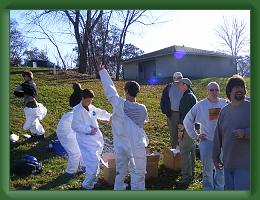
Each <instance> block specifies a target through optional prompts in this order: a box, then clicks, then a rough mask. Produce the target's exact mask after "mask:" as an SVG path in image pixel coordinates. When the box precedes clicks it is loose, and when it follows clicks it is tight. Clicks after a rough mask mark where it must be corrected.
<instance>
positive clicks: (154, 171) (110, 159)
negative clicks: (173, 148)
mask: <svg viewBox="0 0 260 200" xmlns="http://www.w3.org/2000/svg"><path fill="white" fill-rule="evenodd" d="M146 158H147V164H146V175H145V178H147V179H148V178H152V177H153V178H154V177H158V163H159V159H160V155H153V154H149V153H148V155H147V156H146ZM101 161H102V163H103V165H104V168H103V171H104V180H105V181H106V182H107V183H108V184H109V185H113V184H114V182H115V177H116V164H115V155H114V154H113V153H104V154H102V160H101Z"/></svg>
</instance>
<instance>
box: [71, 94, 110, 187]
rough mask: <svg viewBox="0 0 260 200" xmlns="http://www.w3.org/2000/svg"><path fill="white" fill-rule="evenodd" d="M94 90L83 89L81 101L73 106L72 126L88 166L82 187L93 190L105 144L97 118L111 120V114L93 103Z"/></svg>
mask: <svg viewBox="0 0 260 200" xmlns="http://www.w3.org/2000/svg"><path fill="white" fill-rule="evenodd" d="M93 98H94V93H93V91H92V90H88V89H84V90H83V91H82V100H81V103H79V104H78V105H76V106H75V107H74V108H73V119H72V124H71V128H72V129H73V130H74V131H75V132H76V138H77V141H78V144H79V148H80V152H81V155H82V158H83V161H84V163H85V166H86V178H85V180H84V181H83V183H82V187H83V188H85V189H87V190H91V189H93V188H94V185H95V183H96V181H97V180H96V179H97V175H98V174H99V162H100V159H101V153H102V150H103V146H104V140H103V135H102V133H101V131H100V129H99V126H98V122H97V119H100V120H106V121H110V118H111V114H109V113H108V112H107V111H105V110H101V109H99V108H96V107H95V106H94V105H92V104H91V103H92V100H93Z"/></svg>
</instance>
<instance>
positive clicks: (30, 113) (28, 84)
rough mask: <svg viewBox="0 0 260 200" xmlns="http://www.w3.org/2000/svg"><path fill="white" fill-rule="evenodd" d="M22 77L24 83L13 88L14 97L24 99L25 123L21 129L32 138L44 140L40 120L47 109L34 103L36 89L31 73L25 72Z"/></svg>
mask: <svg viewBox="0 0 260 200" xmlns="http://www.w3.org/2000/svg"><path fill="white" fill-rule="evenodd" d="M22 76H23V78H24V82H23V83H22V84H20V85H18V86H17V87H16V88H15V90H14V95H15V96H17V97H23V98H24V114H25V123H24V125H23V129H24V130H30V132H31V133H32V136H33V137H36V138H39V139H44V133H45V131H44V128H43V126H42V125H41V123H40V120H42V119H43V118H44V117H45V115H46V113H47V109H46V108H45V107H44V106H43V105H42V104H41V103H38V102H37V101H36V96H37V87H36V83H35V82H34V81H33V73H32V72H31V71H27V70H26V71H24V72H23V73H22Z"/></svg>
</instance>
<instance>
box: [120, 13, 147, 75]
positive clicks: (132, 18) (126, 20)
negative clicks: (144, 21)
mask: <svg viewBox="0 0 260 200" xmlns="http://www.w3.org/2000/svg"><path fill="white" fill-rule="evenodd" d="M145 12H146V11H145V10H121V11H118V12H117V15H118V19H119V21H121V22H122V25H123V26H122V28H121V29H120V31H121V33H120V37H119V44H118V45H119V48H118V52H117V53H118V56H117V66H116V80H119V74H120V68H121V61H122V53H123V48H124V45H125V39H126V34H127V31H128V29H129V26H131V25H132V24H133V23H136V22H139V23H141V21H139V20H140V18H141V17H142V16H143V14H144V13H145Z"/></svg>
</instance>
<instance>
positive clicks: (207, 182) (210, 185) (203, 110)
mask: <svg viewBox="0 0 260 200" xmlns="http://www.w3.org/2000/svg"><path fill="white" fill-rule="evenodd" d="M219 90H220V89H219V85H218V83H216V82H210V83H209V84H208V86H207V91H208V97H207V98H205V99H203V100H201V101H199V102H198V103H197V104H195V105H194V106H193V107H192V108H191V110H190V111H189V112H188V113H187V115H186V116H185V118H184V120H183V124H184V127H185V130H186V132H187V133H188V135H189V136H190V137H191V138H192V139H193V140H199V141H200V143H199V149H200V156H201V161H202V177H203V178H202V186H203V190H224V171H223V169H216V168H215V167H214V163H213V160H212V150H213V138H214V132H215V128H216V125H217V120H218V115H219V112H220V110H221V109H222V108H223V107H224V106H226V105H227V100H225V99H222V98H219ZM195 123H200V124H201V128H200V132H199V133H197V132H196V130H195Z"/></svg>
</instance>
